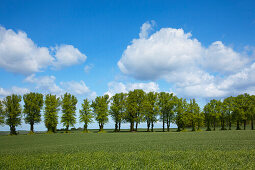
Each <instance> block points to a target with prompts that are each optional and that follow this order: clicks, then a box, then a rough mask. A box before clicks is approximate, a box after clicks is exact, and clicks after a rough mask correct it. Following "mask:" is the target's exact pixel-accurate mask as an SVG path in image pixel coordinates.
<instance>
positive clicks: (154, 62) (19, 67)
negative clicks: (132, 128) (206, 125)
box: [0, 0, 255, 130]
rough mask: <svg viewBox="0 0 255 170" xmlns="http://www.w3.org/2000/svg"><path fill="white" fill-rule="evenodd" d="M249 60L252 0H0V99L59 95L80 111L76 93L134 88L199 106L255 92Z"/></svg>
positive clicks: (254, 46) (254, 13) (254, 14)
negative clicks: (73, 99)
mask: <svg viewBox="0 0 255 170" xmlns="http://www.w3.org/2000/svg"><path fill="white" fill-rule="evenodd" d="M254 59H255V1H253V0H245V1H239V0H214V1H203V0H201V1H199V0H197V1H188V0H187V1H183V0H180V1H169V0H168V1H163V0H159V1H158V0H157V1H156V0H154V1H153V0H150V1H148V0H140V1H135V0H122V1H114V0H112V1H111V0H110V1H109V0H99V1H93V0H91V1H90V0H87V1H81V0H80V1H79V0H74V1H71V0H69V1H67V0H54V1H52V0H51V1H50V0H43V1H42V0H38V1H32V0H31V1H29V0H26V1H24V0H15V1H14V0H0V99H3V98H4V97H6V96H7V95H10V94H12V93H15V94H20V95H23V94H25V93H28V92H40V93H43V94H47V93H51V94H56V95H58V96H61V95H63V94H64V93H65V92H68V93H72V94H74V95H75V96H76V97H77V98H78V100H79V102H78V105H77V108H78V109H79V108H80V105H81V102H82V100H83V99H85V98H88V99H90V100H93V99H94V98H95V97H96V96H100V95H104V94H109V95H110V96H112V95H114V94H115V93H119V92H128V91H129V90H133V89H143V90H144V91H146V92H149V91H157V92H160V91H166V92H171V93H174V94H175V95H177V96H178V97H183V98H186V99H187V100H188V99H191V98H195V99H196V100H197V101H198V103H199V105H200V106H201V107H202V106H203V105H204V104H205V103H206V102H208V101H209V100H211V99H213V98H215V99H223V98H225V97H228V96H236V95H238V94H241V93H249V94H255V63H254V62H255V61H254ZM78 109H77V115H79V114H78ZM42 114H43V112H42ZM59 116H61V112H60V113H59ZM161 126H162V125H161V123H157V124H156V127H161ZM173 126H174V125H173ZM61 127H62V125H61V124H59V125H58V128H61ZM75 127H82V123H77V124H76V125H75ZM105 127H106V128H113V127H114V125H113V121H112V120H110V121H109V123H108V124H106V126H105ZM128 127H129V124H123V128H128ZM140 127H146V125H145V124H141V125H140ZM89 128H98V125H97V123H96V122H94V123H93V124H91V125H89ZM8 129H9V127H8V126H2V127H0V130H8ZM18 129H26V130H28V129H29V125H26V124H24V123H22V125H21V126H19V127H18ZM35 130H46V129H45V127H44V124H43V122H42V123H40V124H38V125H36V126H35Z"/></svg>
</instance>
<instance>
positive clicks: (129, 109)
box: [125, 91, 137, 132]
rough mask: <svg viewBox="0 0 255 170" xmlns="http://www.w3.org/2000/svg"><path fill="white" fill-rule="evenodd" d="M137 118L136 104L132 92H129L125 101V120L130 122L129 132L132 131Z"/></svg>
mask: <svg viewBox="0 0 255 170" xmlns="http://www.w3.org/2000/svg"><path fill="white" fill-rule="evenodd" d="M136 117H137V103H136V95H135V93H134V91H129V92H128V96H127V101H126V114H125V120H126V121H127V122H130V131H131V132H132V131H134V122H135V120H136Z"/></svg>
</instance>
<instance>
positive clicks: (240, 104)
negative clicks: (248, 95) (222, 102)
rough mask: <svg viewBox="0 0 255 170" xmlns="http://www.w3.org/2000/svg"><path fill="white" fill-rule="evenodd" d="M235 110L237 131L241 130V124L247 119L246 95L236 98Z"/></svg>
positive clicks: (234, 116)
mask: <svg viewBox="0 0 255 170" xmlns="http://www.w3.org/2000/svg"><path fill="white" fill-rule="evenodd" d="M234 99H235V100H234V105H233V106H234V109H233V118H234V120H235V121H236V130H241V128H240V124H241V123H242V121H243V120H244V119H246V118H245V116H246V114H245V109H244V105H245V98H244V95H238V96H237V97H235V98H234Z"/></svg>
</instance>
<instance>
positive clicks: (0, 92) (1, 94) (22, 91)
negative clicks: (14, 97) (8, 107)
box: [0, 86, 30, 98]
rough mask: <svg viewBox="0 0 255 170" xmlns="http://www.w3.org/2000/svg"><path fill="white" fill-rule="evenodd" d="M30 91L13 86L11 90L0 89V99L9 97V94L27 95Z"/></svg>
mask: <svg viewBox="0 0 255 170" xmlns="http://www.w3.org/2000/svg"><path fill="white" fill-rule="evenodd" d="M29 92H30V91H29V90H28V89H27V88H22V87H17V86H13V87H12V88H11V89H4V88H2V87H0V98H3V97H6V96H9V95H11V94H18V95H23V94H26V93H29Z"/></svg>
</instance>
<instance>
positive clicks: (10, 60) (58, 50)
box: [0, 26, 87, 75]
mask: <svg viewBox="0 0 255 170" xmlns="http://www.w3.org/2000/svg"><path fill="white" fill-rule="evenodd" d="M86 58H87V57H86V55H85V54H82V53H81V52H80V51H79V50H78V49H77V48H75V47H73V46H72V45H61V46H56V47H53V48H48V47H39V46H37V45H36V44H35V43H34V42H33V41H32V40H31V39H30V38H29V37H28V36H27V34H26V33H25V32H23V31H18V32H15V31H13V30H12V29H5V28H4V27H2V26H0V67H1V68H3V69H5V70H6V71H9V72H13V73H19V74H25V75H29V74H32V73H35V72H40V71H42V70H43V69H45V68H47V67H48V66H54V67H55V68H58V69H59V68H62V67H64V66H71V65H74V64H78V63H81V62H84V61H85V60H86Z"/></svg>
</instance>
